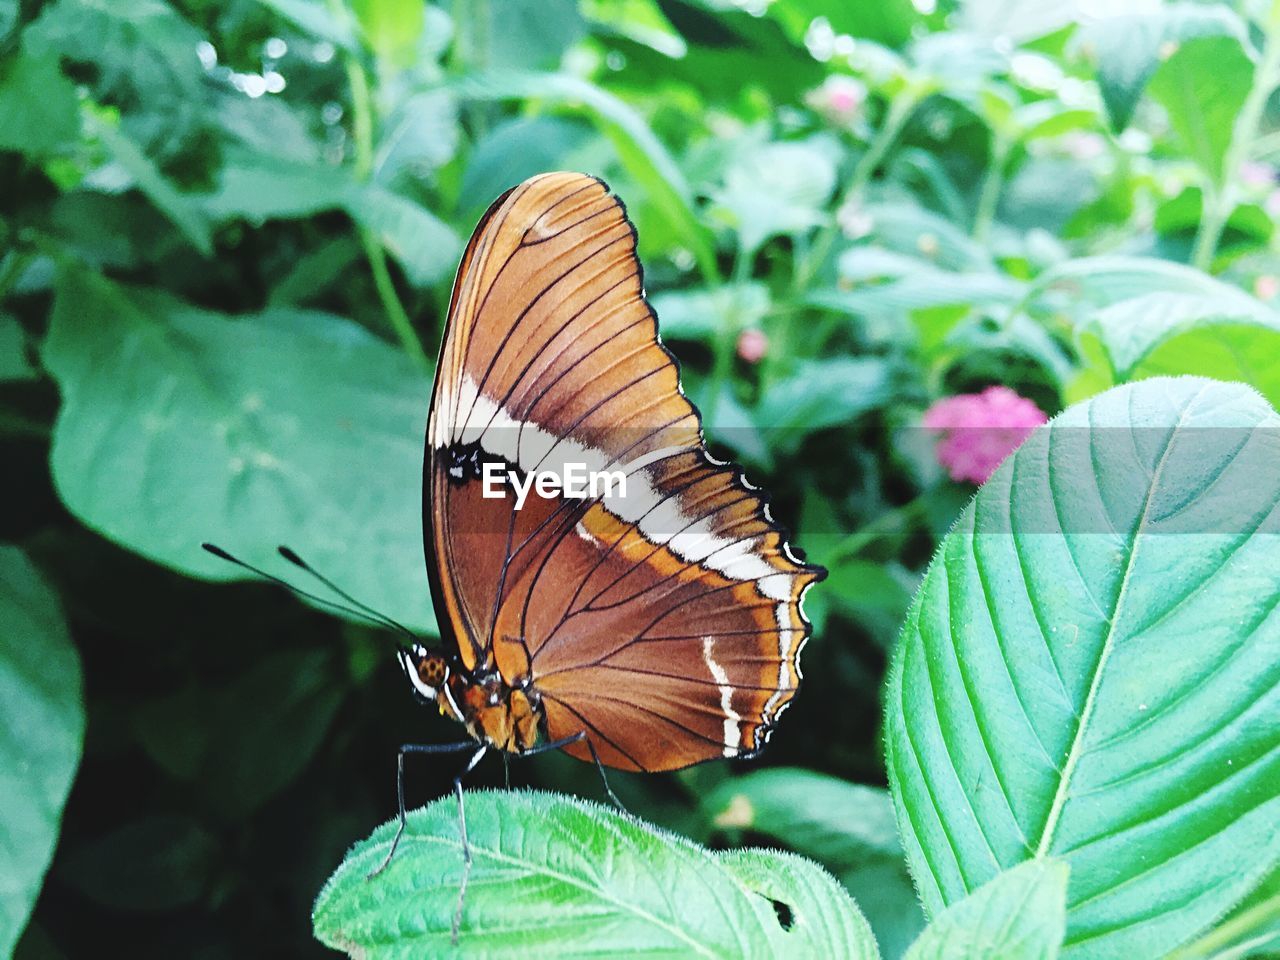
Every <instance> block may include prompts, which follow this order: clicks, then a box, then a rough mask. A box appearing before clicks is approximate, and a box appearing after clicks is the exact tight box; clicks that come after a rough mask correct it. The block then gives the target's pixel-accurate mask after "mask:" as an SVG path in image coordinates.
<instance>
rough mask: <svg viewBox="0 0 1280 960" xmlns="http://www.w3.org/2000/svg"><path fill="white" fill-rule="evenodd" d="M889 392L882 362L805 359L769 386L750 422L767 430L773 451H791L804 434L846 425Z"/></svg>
mask: <svg viewBox="0 0 1280 960" xmlns="http://www.w3.org/2000/svg"><path fill="white" fill-rule="evenodd" d="M891 396H892V378H891V377H890V371H889V366H888V365H887V364H886V363H885V361H884V360H881V359H878V358H869V357H858V358H854V357H837V358H835V359H831V360H805V361H802V362H800V363H798V364H797V365H796V369H795V371H794V372H793V373H791V374H789V375H788V376H787V377H785V378H783V379H781V380H779V381H777V382H776V383H774V384H773V385H772V386H770V387H769V389H768V390H767V391H766V392H765V394H764V395H763V396H762V397H761V398H760V402H759V404H758V405H757V406H756V409H755V421H756V423H757V424H759V426H760V428H761V429H762V430H766V431H768V434H769V437H770V443H769V446H770V447H771V448H772V449H773V451H774V452H775V453H778V454H787V453H794V452H795V451H796V450H798V449H799V448H800V445H801V444H802V443H803V442H804V439H805V437H807V436H808V435H809V434H811V433H813V432H815V431H817V430H824V429H826V428H828V427H836V426H843V425H845V424H848V423H849V422H851V421H852V420H854V419H855V418H856V417H858V416H860V415H861V414H863V413H866V412H867V411H869V410H874V409H876V408H877V407H881V406H883V405H884V404H885V403H887V402H888V401H889V399H890V397H891Z"/></svg>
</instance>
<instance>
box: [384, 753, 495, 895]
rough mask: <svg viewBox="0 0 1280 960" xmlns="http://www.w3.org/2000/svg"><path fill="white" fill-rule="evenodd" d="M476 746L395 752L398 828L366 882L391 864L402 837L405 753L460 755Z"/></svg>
mask: <svg viewBox="0 0 1280 960" xmlns="http://www.w3.org/2000/svg"><path fill="white" fill-rule="evenodd" d="M475 745H476V742H475V741H474V740H466V741H464V742H462V743H406V744H403V745H402V746H401V747H400V749H399V750H398V751H396V801H397V804H398V809H399V812H400V826H398V827H397V828H396V835H395V836H394V837H393V838H392V840H391V849H390V850H388V851H387V856H386V858H385V859H383V861H382V863H380V864H378V866H377V867H376V868H375V869H373V870H371V871H369V873H368V874H367V875H366V876H365V879H366V880H372V879H373V878H374V877H376V876H377V875H378V874H380V873H381V872H382V871H383V870H385V869H387V864H389V863H390V862H391V858H392V857H393V856H394V855H395V852H396V847H398V846H399V845H400V838H401V837H402V836H404V827H405V809H404V757H405V754H406V753H461V752H462V751H463V750H470V749H471V748H472V747H474V746H475ZM472 766H475V763H474V762H473V763H472V764H471V766H468V767H467V769H468V770H470V769H471V767H472Z"/></svg>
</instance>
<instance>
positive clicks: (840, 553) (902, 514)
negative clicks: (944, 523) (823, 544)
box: [823, 493, 929, 564]
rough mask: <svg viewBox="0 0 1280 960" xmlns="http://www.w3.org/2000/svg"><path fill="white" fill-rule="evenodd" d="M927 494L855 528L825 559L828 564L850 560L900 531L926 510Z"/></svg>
mask: <svg viewBox="0 0 1280 960" xmlns="http://www.w3.org/2000/svg"><path fill="white" fill-rule="evenodd" d="M928 502H929V501H928V496H927V494H924V493H922V494H920V495H919V496H917V497H916V498H915V499H914V500H909V501H907V502H906V503H904V504H902V506H900V507H894V508H893V509H892V510H887V511H885V512H884V513H882V514H880V516H878V517H876V518H875V519H874V520H872V521H871V522H870V523H868V524H866V525H865V526H863V527H862V529H860V530H855V531H854V532H853V533H851V534H849V535H848V536H847V537H845V538H844V539H843V540H841V541H840V542H839V543H837V544H836V545H835V547H833V548H832V550H831V552H830V553H828V554H827V555H826V557H824V558H823V559H824V560H825V562H827V563H828V564H831V563H837V562H839V561H841V560H849V559H852V558H853V557H855V556H857V555H858V554H859V553H861V552H862V551H863V550H864V549H865V548H866V547H868V546H870V545H871V544H872V543H875V542H876V541H877V540H879V539H881V538H882V537H884V536H886V535H888V534H891V533H896V532H898V531H899V530H900V529H901V528H902V527H904V526H906V525H907V523H908V522H910V521H911V520H914V519H915V518H916V517H918V516H920V514H922V513H923V512H924V509H925V507H927V506H928Z"/></svg>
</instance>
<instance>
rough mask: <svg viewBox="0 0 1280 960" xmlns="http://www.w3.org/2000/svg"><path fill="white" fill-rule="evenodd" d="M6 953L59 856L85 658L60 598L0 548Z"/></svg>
mask: <svg viewBox="0 0 1280 960" xmlns="http://www.w3.org/2000/svg"><path fill="white" fill-rule="evenodd" d="M0 714H3V716H4V726H3V731H4V732H3V734H2V735H0V795H2V796H3V797H4V803H3V804H0V956H4V957H7V956H9V954H10V952H11V951H12V949H13V946H14V944H15V943H17V941H18V936H19V935H20V934H21V933H22V929H23V927H25V926H26V925H27V917H28V915H29V914H30V913H31V908H32V907H33V906H34V905H35V902H36V897H37V895H38V894H39V893H40V886H41V884H42V882H43V881H44V872H45V870H46V869H47V868H48V866H49V861H50V859H51V858H52V857H53V848H54V845H55V844H56V843H57V842H58V830H59V827H60V826H61V820H62V805H63V803H65V802H66V799H67V791H68V790H70V789H71V779H72V777H74V776H75V772H76V766H77V765H78V764H79V762H80V748H81V745H82V743H83V741H84V706H83V704H82V703H81V682H80V658H79V657H78V656H77V654H76V651H75V648H74V647H72V645H71V640H70V638H69V637H68V636H67V625H66V622H65V621H64V620H63V618H62V610H61V608H60V606H59V604H58V598H57V596H56V595H55V594H54V592H53V590H52V589H51V588H50V587H49V585H48V584H47V583H46V582H45V580H44V578H43V577H42V576H41V575H40V573H39V572H38V571H37V570H36V568H35V567H34V566H32V564H31V562H30V561H29V560H28V559H27V558H26V555H25V554H23V553H22V552H21V551H20V550H18V549H17V548H16V547H10V546H0Z"/></svg>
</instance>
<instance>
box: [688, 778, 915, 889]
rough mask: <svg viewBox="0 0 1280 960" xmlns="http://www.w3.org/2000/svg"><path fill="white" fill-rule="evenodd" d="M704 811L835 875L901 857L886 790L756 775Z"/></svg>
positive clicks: (726, 786)
mask: <svg viewBox="0 0 1280 960" xmlns="http://www.w3.org/2000/svg"><path fill="white" fill-rule="evenodd" d="M702 809H703V812H704V814H705V815H706V816H707V817H708V818H710V819H711V821H712V823H714V824H715V825H716V826H717V827H720V828H721V829H734V830H750V831H752V832H755V833H763V834H766V835H768V836H771V837H775V838H777V839H778V840H782V841H783V842H785V843H786V845H787V846H788V847H790V848H791V849H793V850H795V851H796V852H798V853H803V854H805V855H806V856H811V857H817V858H819V859H821V860H822V862H823V863H825V864H826V865H827V866H828V867H830V868H831V869H832V870H836V871H842V870H846V869H848V868H849V867H854V866H857V865H858V864H861V863H865V862H866V861H867V860H869V859H884V858H889V859H896V858H899V857H901V856H902V844H901V843H900V842H899V841H898V829H897V826H896V825H895V823H894V819H893V802H892V801H891V800H890V798H889V793H888V791H887V790H882V789H879V788H877V787H864V786H861V785H858V784H853V783H847V782H846V781H844V780H841V779H839V778H837V777H832V776H828V775H826V774H823V773H813V772H811V771H808V770H800V769H796V768H791V767H774V768H771V769H768V770H757V771H755V772H753V773H749V774H746V775H745V776H741V777H734V778H732V779H729V780H725V781H724V782H722V783H721V784H720V785H719V786H718V787H716V789H714V790H713V791H711V793H709V794H707V796H706V797H704V798H703V800H702Z"/></svg>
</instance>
